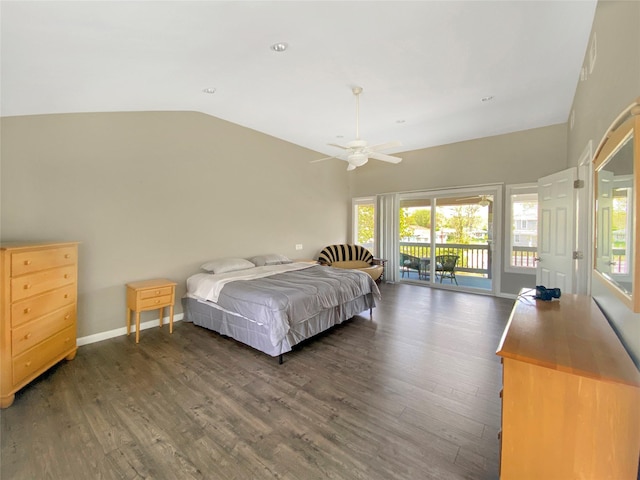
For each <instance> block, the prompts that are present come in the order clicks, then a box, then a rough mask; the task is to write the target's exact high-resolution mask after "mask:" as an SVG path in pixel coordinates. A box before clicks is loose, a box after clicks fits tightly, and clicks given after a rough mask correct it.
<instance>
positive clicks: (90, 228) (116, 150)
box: [0, 112, 351, 337]
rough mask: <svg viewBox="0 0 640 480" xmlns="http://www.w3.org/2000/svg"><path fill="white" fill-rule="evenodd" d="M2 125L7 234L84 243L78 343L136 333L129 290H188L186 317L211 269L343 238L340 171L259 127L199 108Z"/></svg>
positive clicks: (345, 201) (312, 249)
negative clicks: (147, 286)
mask: <svg viewBox="0 0 640 480" xmlns="http://www.w3.org/2000/svg"><path fill="white" fill-rule="evenodd" d="M1 122H2V123H1V135H2V139H1V140H2V142H1V151H0V162H1V163H0V168H1V171H2V177H1V184H0V187H1V192H0V201H1V225H0V226H1V230H0V234H1V235H0V238H1V239H2V241H14V240H15V241H17V240H21V241H22V240H24V241H50V240H60V241H62V240H77V241H80V242H81V244H80V249H79V253H80V258H79V304H78V335H79V336H80V337H82V336H87V335H91V334H97V333H101V332H106V331H109V330H114V329H117V328H121V327H123V326H124V325H125V287H124V285H125V284H126V283H127V282H131V281H136V280H142V279H147V278H154V277H168V278H170V279H173V280H175V281H177V282H178V290H177V294H178V305H177V312H180V311H181V306H180V302H179V298H180V296H182V294H184V291H185V279H186V278H187V277H188V276H189V275H191V274H193V273H196V272H197V271H198V269H199V266H200V265H201V264H202V263H203V262H204V261H206V260H210V259H212V258H217V257H223V256H241V257H248V256H253V255H258V254H264V253H282V254H285V255H288V256H290V257H291V258H316V257H317V253H318V252H319V250H320V249H321V248H322V247H324V246H325V245H327V244H330V243H335V242H344V241H346V231H347V228H348V225H347V218H348V212H349V206H350V203H351V202H350V197H349V195H348V184H347V177H346V175H345V172H344V169H343V168H342V166H341V165H339V164H337V162H336V164H335V165H334V164H331V163H330V162H326V163H325V164H323V165H322V167H321V168H318V166H317V165H310V164H309V160H310V159H313V158H317V156H318V155H317V153H315V152H311V151H309V150H306V149H304V148H301V147H298V146H295V145H292V144H290V143H287V142H284V141H281V140H278V139H275V138H273V137H269V136H267V135H264V134H261V133H258V132H255V131H253V130H250V129H247V128H243V127H240V126H238V125H234V124H231V123H228V122H225V121H222V120H219V119H216V118H214V117H210V116H207V115H203V114H199V113H193V112H171V113H169V112H154V113H151V112H137V113H95V114H69V115H39V116H26V117H7V118H3V119H2V120H1ZM296 244H302V245H303V246H304V248H303V250H301V251H296V250H295V245H296ZM154 315H155V318H157V312H148V313H146V314H145V315H144V318H143V320H150V319H152V318H154Z"/></svg>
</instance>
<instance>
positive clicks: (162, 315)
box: [160, 307, 164, 328]
mask: <svg viewBox="0 0 640 480" xmlns="http://www.w3.org/2000/svg"><path fill="white" fill-rule="evenodd" d="M162 317H164V307H160V328H162V320H163V318H162Z"/></svg>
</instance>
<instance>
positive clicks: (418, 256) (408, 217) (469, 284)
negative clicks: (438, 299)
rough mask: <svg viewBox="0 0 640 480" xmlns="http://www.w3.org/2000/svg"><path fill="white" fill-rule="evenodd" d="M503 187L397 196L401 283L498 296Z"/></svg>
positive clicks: (399, 275)
mask: <svg viewBox="0 0 640 480" xmlns="http://www.w3.org/2000/svg"><path fill="white" fill-rule="evenodd" d="M500 194H501V187H499V186H491V187H483V188H475V189H461V190H450V191H438V192H421V193H412V194H400V195H399V203H398V205H399V208H398V251H399V255H398V256H399V261H398V268H399V272H398V280H399V281H405V282H417V283H422V284H429V285H438V286H443V287H445V288H454V289H461V290H482V291H487V292H494V291H496V285H495V282H494V279H495V278H496V273H497V272H498V271H499V270H498V268H499V262H500V259H499V255H498V256H497V257H498V258H495V257H496V256H495V255H494V252H495V251H496V250H495V248H496V245H495V241H496V240H497V239H498V237H497V235H496V234H495V233H496V226H495V225H494V219H495V218H498V217H497V215H496V212H497V208H499V204H500Z"/></svg>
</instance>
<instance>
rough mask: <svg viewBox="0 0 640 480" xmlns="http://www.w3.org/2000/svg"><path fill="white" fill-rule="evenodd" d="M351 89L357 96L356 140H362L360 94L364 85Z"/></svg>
mask: <svg viewBox="0 0 640 480" xmlns="http://www.w3.org/2000/svg"><path fill="white" fill-rule="evenodd" d="M351 91H352V92H353V94H354V95H355V96H356V140H360V94H361V93H362V87H353V88H352V89H351Z"/></svg>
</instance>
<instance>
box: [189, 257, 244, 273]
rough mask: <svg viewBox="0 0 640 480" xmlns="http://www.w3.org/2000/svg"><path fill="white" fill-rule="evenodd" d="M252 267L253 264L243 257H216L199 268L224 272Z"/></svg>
mask: <svg viewBox="0 0 640 480" xmlns="http://www.w3.org/2000/svg"><path fill="white" fill-rule="evenodd" d="M253 267H255V264H253V263H251V262H250V261H249V260H246V259H244V258H218V259H216V260H211V261H210V262H207V263H204V264H203V265H202V266H201V267H200V268H201V269H203V270H205V271H207V272H210V273H225V272H235V271H236V270H246V269H247V268H253Z"/></svg>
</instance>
